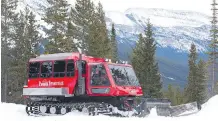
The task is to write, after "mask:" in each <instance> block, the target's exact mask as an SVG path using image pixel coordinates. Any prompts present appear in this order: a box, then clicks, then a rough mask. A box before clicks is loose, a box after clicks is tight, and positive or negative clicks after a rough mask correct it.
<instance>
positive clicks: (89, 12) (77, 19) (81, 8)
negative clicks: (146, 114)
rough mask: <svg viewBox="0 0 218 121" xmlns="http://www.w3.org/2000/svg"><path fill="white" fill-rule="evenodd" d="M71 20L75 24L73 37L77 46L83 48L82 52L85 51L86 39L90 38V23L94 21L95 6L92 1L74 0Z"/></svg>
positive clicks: (86, 48) (86, 49)
mask: <svg viewBox="0 0 218 121" xmlns="http://www.w3.org/2000/svg"><path fill="white" fill-rule="evenodd" d="M70 15H71V16H72V17H71V21H72V23H74V24H75V25H76V27H75V33H74V35H75V39H77V40H78V47H79V48H80V49H82V50H83V53H87V52H88V51H89V50H88V45H87V43H88V41H89V40H90V38H91V37H90V36H89V35H90V34H89V32H90V31H91V30H90V25H92V24H93V23H94V21H95V20H94V18H95V8H94V3H93V2H91V1H90V0H76V3H75V8H72V9H71V12H70Z"/></svg>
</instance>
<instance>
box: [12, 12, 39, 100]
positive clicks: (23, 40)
mask: <svg viewBox="0 0 218 121" xmlns="http://www.w3.org/2000/svg"><path fill="white" fill-rule="evenodd" d="M14 25H15V30H14V31H15V35H14V36H13V39H14V40H15V47H14V48H13V51H12V55H13V59H12V63H11V64H10V65H11V66H12V67H13V68H12V69H11V71H10V77H11V80H13V81H11V85H10V87H9V88H8V90H9V91H10V92H11V95H10V101H11V102H15V103H23V99H22V97H21V95H22V89H23V85H24V84H25V82H26V81H27V64H28V60H29V59H30V58H31V57H33V56H35V51H34V46H35V45H36V44H37V43H38V40H39V38H40V37H39V33H38V31H37V29H38V25H36V20H35V16H34V15H33V13H32V12H30V11H29V10H28V9H27V8H26V9H25V13H23V12H20V14H19V17H18V19H16V21H14Z"/></svg>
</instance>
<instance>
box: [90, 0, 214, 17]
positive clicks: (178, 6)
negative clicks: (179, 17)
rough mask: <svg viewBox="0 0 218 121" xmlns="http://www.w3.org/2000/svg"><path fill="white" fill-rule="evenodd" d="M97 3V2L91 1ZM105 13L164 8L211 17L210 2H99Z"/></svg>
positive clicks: (102, 0)
mask: <svg viewBox="0 0 218 121" xmlns="http://www.w3.org/2000/svg"><path fill="white" fill-rule="evenodd" d="M93 1H99V0H93ZM100 1H101V3H102V4H103V7H104V10H106V11H121V12H123V11H125V10H126V9H128V8H136V7H140V8H165V9H173V10H192V11H197V12H201V13H205V14H207V15H211V14H212V11H211V5H210V4H211V3H212V0H100Z"/></svg>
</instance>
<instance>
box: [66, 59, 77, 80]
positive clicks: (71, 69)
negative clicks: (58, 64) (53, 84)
mask: <svg viewBox="0 0 218 121" xmlns="http://www.w3.org/2000/svg"><path fill="white" fill-rule="evenodd" d="M74 70H75V67H74V61H73V60H68V63H67V76H68V77H71V76H74V74H75V71H74Z"/></svg>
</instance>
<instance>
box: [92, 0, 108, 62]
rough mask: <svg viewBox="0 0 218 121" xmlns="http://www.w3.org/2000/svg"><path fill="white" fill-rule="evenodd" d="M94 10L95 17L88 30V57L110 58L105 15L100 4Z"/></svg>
mask: <svg viewBox="0 0 218 121" xmlns="http://www.w3.org/2000/svg"><path fill="white" fill-rule="evenodd" d="M96 10H97V11H96V13H95V16H93V23H92V24H91V25H90V28H89V37H90V38H89V41H88V55H91V56H96V57H103V58H111V55H112V53H111V43H110V40H109V38H108V32H107V28H106V22H105V13H104V10H103V6H102V5H101V3H100V2H99V3H98V6H97V7H96ZM94 49H95V50H94ZM93 50H94V51H93ZM96 52H97V53H96Z"/></svg>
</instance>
